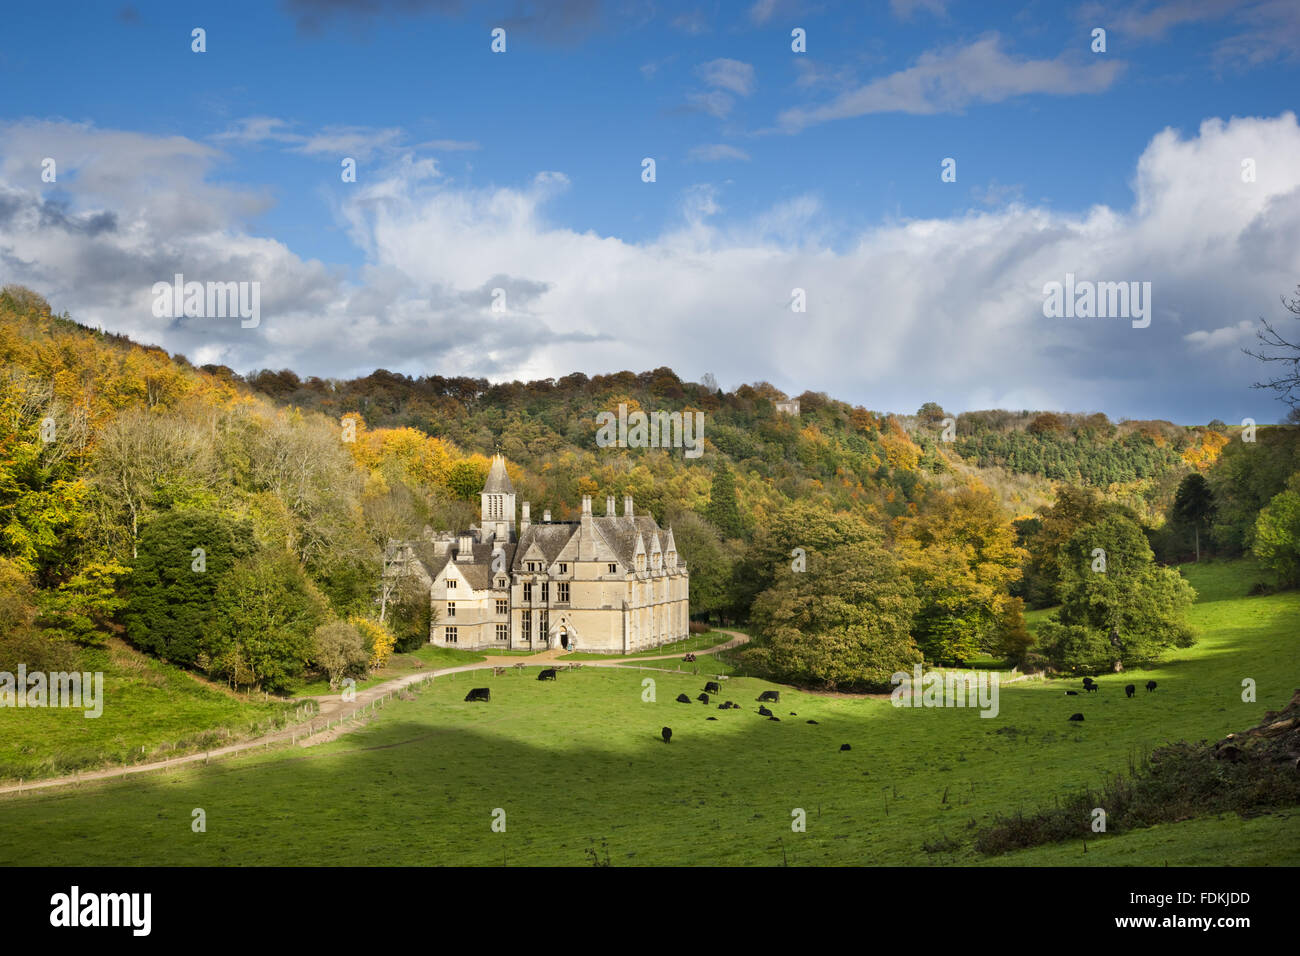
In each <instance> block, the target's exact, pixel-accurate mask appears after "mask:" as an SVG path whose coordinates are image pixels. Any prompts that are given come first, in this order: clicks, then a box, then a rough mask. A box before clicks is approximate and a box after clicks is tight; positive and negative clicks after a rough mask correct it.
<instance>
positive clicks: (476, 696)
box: [465, 687, 492, 703]
mask: <svg viewBox="0 0 1300 956" xmlns="http://www.w3.org/2000/svg"><path fill="white" fill-rule="evenodd" d="M465 700H466V701H472V700H481V701H483V702H485V703H486V702H488V701H490V700H492V688H490V687H475V688H473V689H472V690H471V691H470V692H469V693H468V694H466V695H465Z"/></svg>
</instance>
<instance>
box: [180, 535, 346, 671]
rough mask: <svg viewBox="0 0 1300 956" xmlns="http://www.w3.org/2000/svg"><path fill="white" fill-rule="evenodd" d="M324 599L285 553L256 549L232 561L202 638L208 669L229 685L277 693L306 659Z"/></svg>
mask: <svg viewBox="0 0 1300 956" xmlns="http://www.w3.org/2000/svg"><path fill="white" fill-rule="evenodd" d="M327 612H328V603H327V602H326V600H325V597H324V596H323V595H322V594H321V593H320V592H319V591H318V590H317V589H316V586H315V585H314V584H312V583H311V581H310V580H309V579H308V577H307V575H306V574H305V573H304V572H303V569H302V565H300V564H299V563H298V561H297V559H295V558H294V556H293V555H291V554H283V553H279V554H273V553H270V552H266V551H261V552H258V553H256V554H254V555H252V556H251V557H248V558H244V559H243V560H241V561H239V562H237V563H236V564H235V565H234V567H232V568H231V569H230V572H229V573H228V574H227V575H226V579H225V580H224V581H223V582H222V587H221V590H220V591H219V592H218V593H217V618H216V621H215V623H214V626H213V629H212V632H211V635H210V637H209V638H208V640H207V642H206V647H205V654H206V659H207V660H208V661H209V662H210V664H209V666H210V669H211V670H212V671H213V673H216V674H219V675H221V676H223V677H225V678H226V680H228V681H230V683H231V684H232V686H234V685H238V684H251V685H253V686H254V687H256V688H258V689H261V688H263V687H265V688H266V689H268V690H272V691H279V690H283V689H285V688H286V687H287V686H288V684H289V681H290V680H291V679H292V678H293V677H295V676H297V675H298V674H300V673H301V672H302V669H303V667H304V666H305V665H306V664H307V662H308V661H309V660H310V659H311V655H312V632H313V631H314V630H315V629H316V628H317V626H319V625H320V624H321V623H322V622H323V621H324V619H325V617H326V614H327Z"/></svg>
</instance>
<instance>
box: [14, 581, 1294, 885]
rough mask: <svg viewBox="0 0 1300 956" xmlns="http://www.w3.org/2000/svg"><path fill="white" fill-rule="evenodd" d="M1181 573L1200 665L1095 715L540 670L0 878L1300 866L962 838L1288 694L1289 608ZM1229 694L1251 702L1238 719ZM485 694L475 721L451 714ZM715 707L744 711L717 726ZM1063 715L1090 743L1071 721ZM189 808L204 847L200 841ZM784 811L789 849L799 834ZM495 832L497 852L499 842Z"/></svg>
mask: <svg viewBox="0 0 1300 956" xmlns="http://www.w3.org/2000/svg"><path fill="white" fill-rule="evenodd" d="M1185 570H1186V572H1187V574H1188V577H1189V578H1190V579H1191V580H1192V583H1193V585H1194V586H1196V587H1197V588H1198V590H1200V591H1201V600H1200V601H1199V602H1198V604H1197V605H1196V606H1195V607H1194V609H1193V611H1192V623H1193V625H1194V626H1195V627H1196V628H1197V630H1198V631H1199V634H1200V639H1199V643H1198V644H1197V646H1195V647H1193V648H1189V649H1186V650H1180V651H1177V652H1175V653H1174V654H1172V655H1171V656H1170V659H1169V660H1168V662H1166V663H1165V664H1163V665H1162V666H1160V667H1158V668H1153V669H1151V670H1149V671H1135V672H1131V673H1126V674H1122V675H1114V676H1103V677H1101V678H1099V681H1098V682H1099V683H1100V684H1101V686H1102V690H1101V692H1100V693H1097V694H1089V695H1086V696H1084V695H1080V696H1078V697H1068V698H1067V697H1066V696H1065V693H1064V692H1065V690H1066V688H1067V687H1070V688H1075V687H1077V684H1076V683H1075V682H1065V681H1042V680H1028V681H1022V682H1019V683H1014V684H1009V685H1004V686H1003V687H1002V689H1001V696H1000V713H999V714H998V716H997V717H996V718H992V719H989V718H982V717H980V716H979V712H978V711H977V710H971V709H962V708H937V709H925V708H909V709H899V708H894V707H893V706H891V705H890V703H889V701H888V700H881V699H873V698H862V697H847V696H828V695H813V694H807V693H801V692H797V691H793V690H789V689H787V688H780V690H781V700H780V702H779V703H778V704H774V705H769V706H771V708H772V710H773V711H774V713H775V714H776V715H777V716H779V717H780V718H781V719H780V721H779V722H775V721H768V720H767V719H765V718H762V717H759V716H758V715H757V713H756V711H757V707H758V704H757V703H756V702H755V698H756V697H757V696H758V695H759V693H760V692H761V691H763V690H767V689H773V688H774V685H771V684H768V683H766V682H763V681H760V680H756V679H752V678H744V677H734V678H732V679H731V680H728V681H727V682H726V683H724V684H723V687H722V694H721V696H714V698H713V701H712V702H711V703H710V704H709V705H708V706H705V705H702V704H700V703H698V702H694V697H695V695H696V694H698V693H699V692H700V690H701V689H702V688H703V686H704V682H705V680H706V679H711V678H710V677H709V676H706V675H711V674H713V673H716V672H718V669H717V668H715V667H713V665H712V664H710V663H709V662H706V661H705V660H703V659H702V660H701V662H700V673H699V675H698V676H696V675H692V674H673V673H662V672H656V671H653V670H650V669H648V668H649V667H650V666H651V665H650V664H649V663H648V664H647V665H646V666H647V669H646V670H642V671H638V670H636V669H622V670H615V669H608V668H597V667H591V666H587V667H584V668H582V669H581V670H578V671H561V672H560V674H559V675H558V677H559V679H558V680H556V681H554V682H550V681H547V682H539V681H537V680H536V679H535V678H536V675H537V670H536V668H529V669H527V670H525V671H524V672H523V673H522V674H518V673H513V672H512V673H509V674H506V675H504V676H501V677H490V676H488V675H487V673H484V672H479V673H474V674H461V675H459V676H457V677H456V678H455V679H452V678H439V679H437V680H436V681H434V682H433V683H432V684H431V685H427V686H426V687H425V689H423V690H422V691H421V692H420V693H418V694H417V695H416V697H415V699H414V700H411V701H400V702H390V703H389V705H388V706H387V707H386V708H384V709H382V710H381V711H379V712H378V714H377V715H376V716H375V718H374V719H373V720H372V721H371V722H370V723H369V724H367V725H365V726H364V727H362V728H360V729H358V730H357V731H355V732H353V733H350V734H347V735H346V736H344V737H342V738H340V739H338V740H336V741H334V742H332V743H328V744H323V745H319V746H316V747H312V748H291V747H285V748H281V749H278V750H277V749H272V750H271V751H269V752H264V753H256V754H252V755H246V756H241V757H237V758H232V759H227V760H222V761H214V762H213V763H212V764H210V765H207V766H197V767H189V768H185V769H178V770H175V771H167V772H162V773H154V774H147V775H141V776H139V777H135V778H128V779H124V780H114V781H105V782H98V783H94V784H84V785H81V786H78V787H75V788H67V789H63V790H58V791H47V792H44V793H31V794H15V795H8V796H4V797H0V864H10V865H12V864H18V863H33V862H39V863H42V864H89V865H108V864H128V865H131V864H140V865H158V864H180V865H186V864H217V865H259V864H282V865H330V864H349V865H380V864H399V865H400V864H409V865H440V864H442V865H447V864H468V865H500V864H503V863H504V864H507V865H510V864H535V865H576V866H581V865H589V864H590V863H591V861H592V856H593V854H594V856H595V858H596V859H597V860H599V861H600V862H604V860H605V858H606V854H607V855H608V859H609V862H610V863H611V864H612V865H615V866H622V865H652V864H686V865H690V864H705V865H743V864H751V865H752V864H757V865H779V864H782V863H788V864H790V865H795V866H800V865H879V864H888V865H951V864H966V865H969V864H982V863H990V864H997V865H1008V864H1010V865H1015V864H1027V865H1033V864H1084V865H1086V864H1105V865H1116V864H1141V865H1163V864H1164V863H1166V862H1167V863H1169V864H1171V865H1176V864H1179V863H1192V864H1195V863H1207V864H1208V863H1225V862H1227V863H1243V864H1247V863H1253V864H1264V863H1269V864H1289V865H1296V864H1298V863H1300V828H1298V827H1297V826H1296V822H1297V819H1298V817H1300V813H1297V812H1295V811H1287V812H1285V813H1277V814H1272V815H1270V816H1265V817H1259V818H1255V819H1252V820H1241V819H1238V818H1236V817H1225V818H1220V819H1217V820H1206V819H1199V820H1192V821H1187V822H1183V823H1178V824H1172V825H1169V826H1162V827H1156V828H1152V829H1151V830H1149V831H1138V832H1135V833H1130V834H1125V835H1119V836H1102V837H1100V838H1099V839H1097V840H1095V841H1090V843H1089V846H1088V852H1087V854H1086V855H1085V854H1084V853H1083V848H1082V847H1081V846H1079V845H1073V844H1068V845H1067V844H1062V845H1057V846H1047V847H1039V848H1035V849H1033V850H1026V851H1021V852H1019V853H1015V854H1009V855H1007V856H1004V857H999V858H985V857H982V856H979V855H978V854H976V853H975V851H974V850H973V849H971V847H970V840H971V836H972V834H973V830H972V829H971V825H972V823H974V824H976V825H983V824H985V823H987V822H988V821H989V820H990V819H991V818H992V816H993V815H994V814H997V813H1007V812H1014V811H1015V810H1017V809H1025V810H1031V809H1034V808H1036V807H1039V806H1042V805H1045V804H1049V803H1050V802H1051V801H1052V800H1053V799H1054V797H1055V796H1056V795H1058V794H1060V793H1062V792H1063V791H1065V790H1070V789H1076V788H1082V787H1084V786H1087V785H1090V784H1094V785H1095V784H1097V783H1098V782H1100V781H1101V780H1102V779H1104V777H1105V775H1106V774H1107V773H1113V772H1124V771H1126V770H1127V767H1128V764H1129V760H1130V758H1131V757H1137V756H1141V755H1142V754H1144V753H1145V752H1148V751H1150V750H1151V749H1152V748H1154V747H1156V746H1158V745H1160V744H1161V743H1163V742H1165V741H1167V740H1177V739H1185V740H1193V741H1194V740H1201V739H1209V740H1213V739H1216V738H1218V737H1221V736H1223V735H1225V734H1227V733H1229V732H1231V731H1234V730H1241V729H1244V728H1246V727H1249V726H1252V725H1253V724H1255V723H1257V722H1258V721H1259V720H1260V719H1261V717H1262V716H1263V714H1264V712H1265V711H1266V710H1269V709H1277V708H1280V707H1281V706H1282V705H1283V704H1285V703H1286V701H1287V700H1288V699H1289V698H1290V696H1291V694H1292V692H1293V691H1294V690H1295V689H1296V688H1297V687H1300V654H1298V653H1297V644H1296V642H1297V632H1298V631H1300V593H1296V592H1290V593H1285V594H1277V595H1269V596H1264V597H1245V593H1246V591H1247V590H1248V588H1249V585H1250V584H1251V583H1252V580H1251V578H1250V576H1249V575H1248V574H1246V573H1244V572H1243V571H1242V569H1240V568H1238V567H1235V566H1232V565H1206V566H1203V567H1201V568H1191V569H1185ZM664 663H666V664H667V663H670V662H664ZM1246 677H1250V678H1253V679H1255V680H1256V681H1257V683H1258V694H1259V697H1258V701H1257V702H1255V703H1244V702H1242V700H1241V681H1242V679H1243V678H1246ZM647 678H650V679H653V680H654V681H655V688H654V689H655V695H654V696H655V700H654V701H653V702H647V701H645V700H643V692H644V689H643V685H642V681H643V680H645V679H647ZM1152 678H1153V679H1155V680H1157V681H1158V682H1159V689H1158V690H1157V691H1156V692H1154V693H1146V692H1145V691H1141V690H1140V691H1139V693H1138V695H1137V696H1136V697H1135V698H1133V699H1132V700H1128V699H1126V698H1125V696H1124V692H1123V685H1124V684H1125V683H1129V682H1133V681H1135V680H1136V681H1137V682H1138V683H1139V685H1140V684H1143V683H1145V681H1146V680H1148V679H1152ZM483 685H488V686H491V688H492V701H491V703H487V704H483V703H476V704H470V703H465V702H464V700H463V698H464V697H465V694H466V692H467V691H468V690H469V688H470V687H473V686H483ZM679 693H685V694H687V695H688V696H689V697H691V698H692V703H690V704H681V703H677V702H675V700H674V698H675V697H676V696H677V695H678V694H679ZM723 700H734V701H736V702H737V703H739V704H740V705H741V709H740V710H718V709H717V708H716V706H715V705H716V704H717V703H719V702H721V701H723ZM791 711H795V712H796V713H797V716H791V715H790V712H791ZM1074 711H1082V712H1083V713H1084V714H1085V715H1086V721H1085V722H1084V723H1082V724H1071V723H1068V722H1067V721H1066V718H1067V717H1068V716H1069V715H1070V714H1071V713H1073V712H1074ZM708 717H716V718H717V720H714V721H710V720H707V718H708ZM809 719H812V720H816V721H818V723H817V724H816V725H810V724H807V723H806V722H805V721H807V720H809ZM664 726H668V727H671V728H672V729H673V736H672V741H671V743H668V744H665V743H664V742H663V741H662V740H661V739H660V730H661V728H662V727H664ZM842 743H850V744H851V745H852V750H851V751H848V752H840V745H841V744H842ZM194 808H202V809H203V810H204V811H205V813H206V816H207V832H205V833H194V832H192V830H191V811H192V810H193V809H194ZM798 809H801V810H802V811H804V813H805V814H806V818H807V829H806V832H802V833H798V832H793V831H792V829H791V821H792V819H793V817H792V812H793V811H795V810H798ZM498 810H503V811H504V813H505V830H504V832H494V830H493V821H494V811H498ZM498 817H499V815H498ZM32 847H39V848H40V854H39V859H35V858H33V855H32V849H31V848H32Z"/></svg>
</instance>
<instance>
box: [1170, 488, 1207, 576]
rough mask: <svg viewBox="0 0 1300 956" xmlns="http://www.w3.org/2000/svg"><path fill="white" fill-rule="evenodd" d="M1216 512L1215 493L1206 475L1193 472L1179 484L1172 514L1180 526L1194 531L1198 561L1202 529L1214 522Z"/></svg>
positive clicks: (1198, 558) (1198, 559)
mask: <svg viewBox="0 0 1300 956" xmlns="http://www.w3.org/2000/svg"><path fill="white" fill-rule="evenodd" d="M1214 511H1215V508H1214V492H1212V491H1211V490H1210V483H1209V482H1208V481H1206V480H1205V476H1204V475H1202V474H1200V473H1199V472H1192V473H1191V474H1190V475H1188V476H1187V477H1186V478H1184V479H1183V480H1182V481H1181V482H1179V485H1178V491H1177V492H1175V493H1174V506H1173V510H1172V512H1171V513H1172V516H1173V518H1174V520H1175V521H1176V522H1177V523H1178V524H1179V525H1181V526H1183V527H1188V528H1191V529H1192V533H1193V536H1194V539H1195V542H1196V560H1197V561H1200V560H1201V528H1202V527H1208V526H1209V524H1210V522H1211V521H1213V520H1214Z"/></svg>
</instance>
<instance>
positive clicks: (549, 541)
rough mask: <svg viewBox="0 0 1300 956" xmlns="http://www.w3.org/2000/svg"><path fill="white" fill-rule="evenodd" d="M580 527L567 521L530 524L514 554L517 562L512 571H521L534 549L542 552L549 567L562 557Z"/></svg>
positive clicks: (514, 563)
mask: <svg viewBox="0 0 1300 956" xmlns="http://www.w3.org/2000/svg"><path fill="white" fill-rule="evenodd" d="M578 527H579V526H578V525H577V524H576V523H573V522H567V521H564V522H551V523H549V524H548V523H546V522H543V523H542V524H530V525H529V526H528V530H527V531H525V532H524V533H523V534H522V535H521V536H520V538H519V544H518V546H517V547H516V548H515V552H514V558H515V560H514V562H513V563H512V564H511V565H510V567H511V569H512V570H515V571H518V570H520V567H519V566H520V565H521V564H522V563H523V561H524V555H526V554H528V553H530V552H531V551H532V549H533V548H536V549H537V550H538V551H540V552H541V553H542V557H543V559H544V560H545V561H546V563H547V565H550V564H551V563H552V562H553V561H554V560H555V559H556V558H558V557H559V556H560V552H561V551H563V550H564V546H565V545H566V544H568V543H569V539H571V538H572V537H573V536H574V535H575V534H577V533H578Z"/></svg>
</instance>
